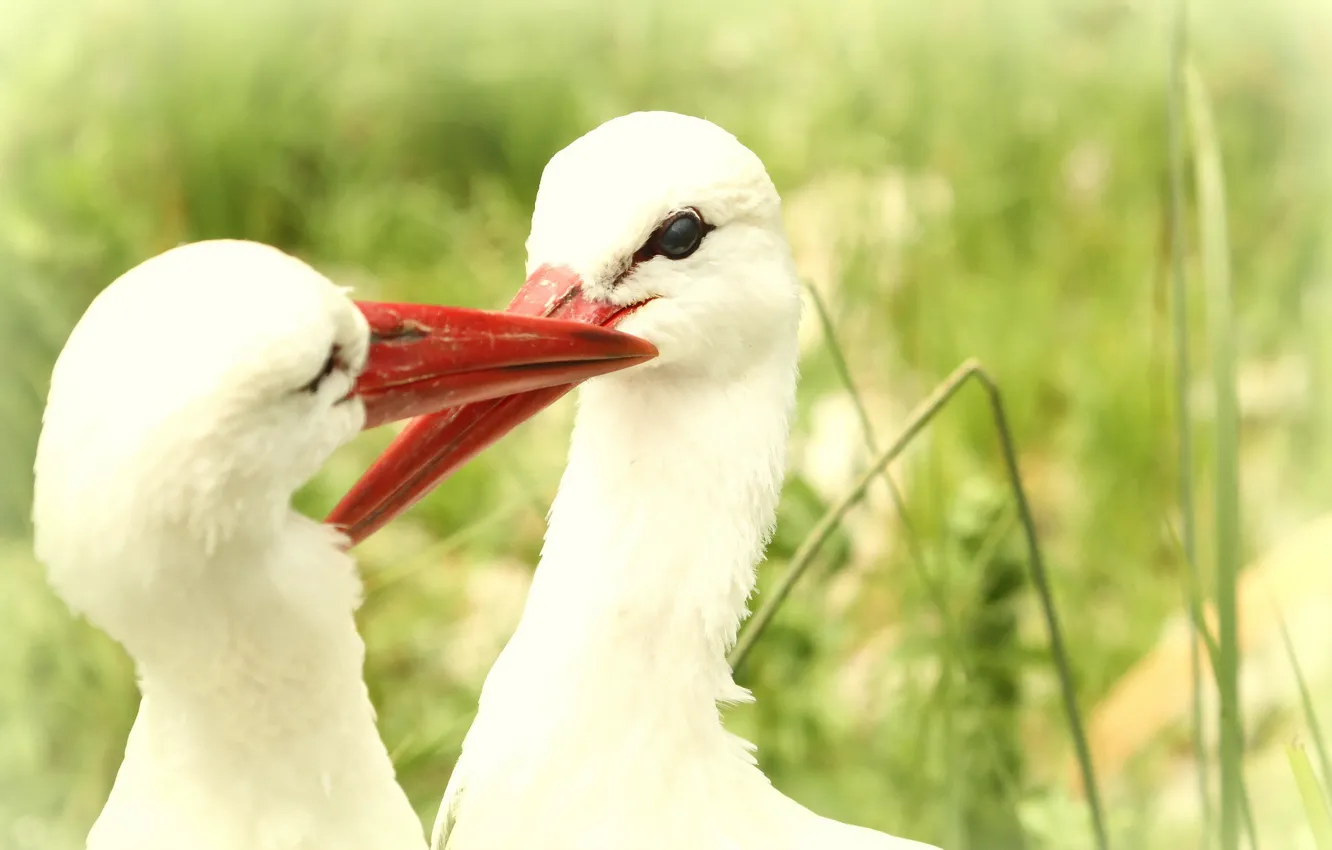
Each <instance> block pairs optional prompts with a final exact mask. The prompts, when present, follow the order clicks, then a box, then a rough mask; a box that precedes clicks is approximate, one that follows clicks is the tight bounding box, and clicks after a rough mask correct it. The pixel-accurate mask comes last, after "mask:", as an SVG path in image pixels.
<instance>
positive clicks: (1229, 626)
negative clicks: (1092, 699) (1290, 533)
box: [1185, 64, 1248, 850]
mask: <svg viewBox="0 0 1332 850" xmlns="http://www.w3.org/2000/svg"><path fill="white" fill-rule="evenodd" d="M1185 83H1186V85H1185V90H1186V95H1187V100H1188V112H1189V118H1190V124H1191V127H1192V131H1193V133H1192V135H1193V144H1194V169H1195V180H1196V181H1197V187H1198V215H1199V232H1200V241H1199V245H1200V248H1201V251H1202V261H1203V284H1204V290H1205V292H1206V294H1207V299H1206V300H1207V306H1208V310H1207V320H1208V328H1209V333H1208V337H1209V339H1210V341H1211V346H1212V379H1213V393H1214V396H1215V400H1216V481H1215V496H1214V498H1215V522H1214V526H1215V527H1214V534H1215V535H1216V613H1217V647H1218V650H1219V652H1218V657H1217V664H1216V666H1215V671H1214V672H1215V675H1216V683H1217V691H1218V694H1219V697H1220V699H1219V702H1220V730H1221V747H1220V750H1221V752H1220V760H1221V818H1220V824H1221V847H1222V850H1238V848H1239V833H1240V819H1241V817H1242V816H1243V811H1244V810H1245V809H1247V808H1248V806H1247V802H1246V798H1247V794H1246V793H1245V790H1244V774H1243V758H1244V726H1243V722H1242V720H1241V718H1240V703H1239V639H1238V638H1239V628H1238V626H1239V624H1238V616H1239V615H1238V610H1237V607H1236V581H1237V577H1238V574H1239V569H1240V557H1241V552H1240V507H1239V401H1238V399H1237V398H1236V389H1235V386H1236V366H1235V359H1236V356H1235V335H1236V332H1235V326H1234V322H1235V319H1234V305H1233V303H1232V296H1231V280H1230V240H1229V235H1228V232H1227V228H1228V225H1227V221H1226V196H1225V174H1224V171H1223V169H1222V164H1221V150H1220V146H1219V144H1218V142H1217V137H1216V129H1215V124H1214V121H1213V118H1212V108H1211V104H1210V102H1209V100H1208V97H1207V92H1206V89H1205V88H1204V86H1203V83H1202V79H1201V77H1200V76H1199V75H1198V73H1197V70H1196V69H1195V68H1194V67H1193V66H1192V64H1187V65H1186V67H1185Z"/></svg>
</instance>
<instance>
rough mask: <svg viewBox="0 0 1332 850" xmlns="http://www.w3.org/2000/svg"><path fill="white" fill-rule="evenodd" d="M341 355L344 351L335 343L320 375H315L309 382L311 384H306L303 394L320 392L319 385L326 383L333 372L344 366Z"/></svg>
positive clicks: (302, 388)
mask: <svg viewBox="0 0 1332 850" xmlns="http://www.w3.org/2000/svg"><path fill="white" fill-rule="evenodd" d="M341 354H342V350H341V349H340V348H339V347H338V344H337V343H334V344H333V347H332V348H330V349H329V350H328V357H327V358H326V359H325V360H324V365H323V366H322V367H321V368H320V370H319V374H318V375H315V376H314V377H313V378H311V379H310V380H309V382H307V383H306V384H304V385H303V386H302V387H301V392H306V393H311V394H313V393H317V392H319V385H320V384H322V383H324V379H325V378H327V377H328V376H329V375H332V374H333V372H334V371H335V370H336V369H338V367H340V366H341V365H342V364H341V362H340V360H339V358H340V356H341Z"/></svg>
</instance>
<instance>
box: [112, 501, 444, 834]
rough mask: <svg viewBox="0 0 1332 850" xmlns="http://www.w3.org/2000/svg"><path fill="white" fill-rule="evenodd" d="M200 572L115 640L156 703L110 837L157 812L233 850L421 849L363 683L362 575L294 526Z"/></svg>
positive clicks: (128, 765)
mask: <svg viewBox="0 0 1332 850" xmlns="http://www.w3.org/2000/svg"><path fill="white" fill-rule="evenodd" d="M176 551H177V552H178V553H179V552H180V551H181V550H180V549H177V550H176ZM178 557H182V558H185V559H189V557H190V556H189V555H188V554H184V555H180V554H178ZM200 560H201V562H200V563H198V564H196V563H193V562H191V563H184V562H177V563H173V564H172V565H171V569H170V570H167V569H162V570H161V571H160V572H159V573H158V579H157V580H156V581H155V582H153V583H152V584H153V586H152V588H151V593H152V594H153V599H152V604H153V607H152V608H151V609H145V610H150V611H152V615H151V616H145V617H143V618H142V619H141V621H140V622H138V623H136V624H135V625H134V626H133V627H132V628H129V629H128V630H127V629H125V628H122V629H120V630H118V631H120V632H121V634H118V635H117V637H119V638H121V640H122V642H123V643H124V644H125V645H126V648H127V649H128V650H129V651H130V653H131V655H133V656H134V658H135V661H136V664H137V667H138V671H139V677H140V687H141V690H142V693H143V700H142V703H141V705H140V709H139V715H138V717H137V719H136V720H135V724H134V729H133V731H132V732H131V734H130V739H129V742H128V744H127V746H126V751H125V760H124V763H123V764H122V766H121V770H120V773H119V775H118V777H117V780H116V788H115V790H114V791H113V793H112V796H111V799H110V801H108V805H107V811H106V813H104V816H103V820H104V821H106V823H107V825H106V826H103V825H102V824H100V823H99V829H103V830H108V831H111V830H114V829H116V828H117V826H116V825H117V824H123V823H124V822H125V821H126V820H129V819H133V818H135V817H144V818H150V819H151V818H153V817H154V815H153V813H154V812H157V813H159V814H158V815H157V817H158V818H160V819H161V820H163V821H170V822H175V823H185V824H190V825H192V826H194V827H197V828H200V829H203V828H209V829H223V830H226V831H227V832H228V834H234V840H235V842H237V843H236V844H235V846H245V845H246V844H247V843H248V846H255V845H254V842H256V841H259V842H263V841H270V840H273V836H274V835H277V834H283V835H287V834H290V835H291V836H292V837H293V838H300V839H301V840H310V841H316V842H322V846H327V847H344V846H355V845H356V842H357V841H363V840H365V839H367V838H368V837H371V836H373V837H374V839H373V840H375V841H382V842H383V843H380V844H379V845H378V846H382V847H388V848H394V850H398V848H413V850H416V848H419V847H420V846H421V841H422V836H421V832H420V824H419V821H418V820H417V819H416V816H415V814H414V812H413V811H412V809H411V807H410V805H409V804H408V802H407V799H406V796H405V795H404V794H403V793H402V791H401V789H400V788H399V786H398V785H397V782H396V780H395V778H394V772H393V766H392V763H391V761H390V759H389V757H388V753H387V751H386V749H385V748H384V745H383V742H382V741H381V739H380V737H379V733H378V730H377V729H376V726H375V717H374V709H373V707H372V705H371V703H370V700H369V696H368V693H367V690H366V687H365V683H364V679H363V672H362V665H363V661H364V656H365V645H364V643H363V642H362V640H361V638H360V635H359V634H358V633H357V631H356V624H355V621H354V619H353V612H354V611H355V609H356V607H357V605H358V603H359V600H360V590H361V586H360V581H359V577H358V576H357V574H356V571H355V565H354V563H353V562H352V560H351V559H350V557H349V556H348V555H346V554H345V553H344V552H342V551H340V550H339V548H338V547H337V545H336V538H335V537H334V535H333V533H332V531H331V530H330V529H327V528H324V527H323V526H320V525H319V524H317V523H314V522H312V521H310V520H308V519H306V518H304V517H299V516H297V515H294V514H293V515H292V516H291V518H290V522H289V523H288V524H286V526H285V527H284V528H283V529H282V533H280V534H279V535H278V536H277V538H276V539H272V540H268V541H266V542H264V543H263V544H262V545H250V544H248V543H246V542H244V541H240V542H237V543H235V544H234V545H229V546H224V547H222V548H220V549H218V550H217V551H215V552H213V553H212V557H211V558H208V559H207V562H206V563H204V562H202V561H203V559H200ZM164 566H165V565H164ZM145 592H147V591H145ZM214 818H216V819H219V820H223V821H226V822H227V824H229V825H220V824H217V823H214V822H213V819H214ZM297 844H299V841H298V842H297ZM106 846H118V845H117V843H116V841H114V840H108V843H107V845H106ZM209 846H214V845H211V844H210V845H209ZM217 846H223V847H228V846H231V844H229V843H227V842H219V844H218V845H217ZM265 846H267V845H265ZM283 846H286V845H283ZM292 846H296V845H292ZM300 846H305V845H300Z"/></svg>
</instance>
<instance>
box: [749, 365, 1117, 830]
mask: <svg viewBox="0 0 1332 850" xmlns="http://www.w3.org/2000/svg"><path fill="white" fill-rule="evenodd" d="M970 379H974V380H975V381H976V382H977V383H979V384H980V385H981V386H982V387H983V388H984V390H985V393H986V396H987V397H988V399H989V401H990V409H991V413H992V414H993V416H994V422H995V428H996V430H997V431H998V434H999V442H1000V447H1001V449H1002V451H1003V456H1004V467H1005V471H1006V472H1007V474H1008V478H1009V485H1010V487H1011V488H1012V490H1013V494H1014V498H1015V500H1016V501H1017V508H1018V515H1019V517H1020V518H1021V521H1022V530H1023V534H1024V536H1025V538H1026V542H1027V554H1028V557H1029V561H1030V568H1031V579H1032V583H1033V584H1034V585H1035V586H1036V590H1037V594H1038V597H1039V599H1040V602H1041V611H1042V614H1043V615H1044V618H1045V625H1046V630H1047V632H1048V635H1049V639H1050V655H1051V657H1052V659H1053V661H1054V666H1055V671H1056V673H1057V674H1058V678H1059V685H1060V693H1061V696H1062V698H1063V703H1064V711H1065V714H1066V720H1067V721H1068V728H1069V734H1070V736H1071V737H1072V738H1073V747H1074V751H1075V752H1076V754H1077V760H1078V769H1079V771H1080V772H1081V775H1082V783H1083V788H1084V789H1085V791H1086V796H1087V807H1088V809H1089V810H1090V812H1091V819H1092V832H1093V835H1094V837H1095V840H1096V846H1097V848H1099V850H1107V848H1108V847H1109V846H1110V844H1109V838H1108V837H1107V834H1106V830H1105V819H1104V816H1103V815H1102V811H1101V802H1100V794H1099V792H1098V790H1097V787H1096V773H1095V770H1094V769H1093V767H1092V759H1091V748H1090V747H1089V746H1088V745H1087V735H1086V732H1085V731H1084V729H1083V724H1082V715H1081V712H1080V711H1079V709H1078V703H1077V692H1076V688H1075V686H1074V683H1073V673H1072V666H1071V665H1070V663H1069V660H1068V650H1067V648H1066V647H1065V646H1064V638H1063V631H1062V629H1061V628H1060V625H1059V614H1058V611H1057V610H1056V608H1055V604H1054V596H1053V594H1052V593H1051V591H1050V582H1049V577H1048V576H1047V575H1046V572H1045V562H1044V561H1043V560H1042V558H1041V552H1040V542H1039V538H1038V537H1037V535H1036V523H1035V520H1034V519H1033V518H1032V514H1031V506H1030V504H1029V503H1028V502H1027V496H1026V490H1025V489H1024V488H1023V486H1022V476H1021V474H1020V473H1019V471H1018V465H1017V455H1016V453H1015V452H1014V450H1013V440H1012V435H1011V432H1010V430H1009V428H1008V418H1007V416H1006V415H1005V414H1004V406H1003V399H1002V396H1001V395H1000V393H999V387H998V385H997V384H996V383H995V382H994V379H993V378H991V377H990V375H989V373H987V372H986V371H985V369H984V367H982V366H981V364H980V363H979V362H978V361H976V360H974V359H969V360H967V361H966V362H964V363H963V364H962V365H960V366H958V367H957V368H956V369H954V370H953V371H952V373H951V374H949V376H948V377H947V378H945V379H944V380H943V381H942V382H941V383H940V384H939V385H938V386H936V387H935V388H934V391H933V392H931V393H930V394H929V395H928V396H927V397H926V398H925V399H924V400H922V401H921V402H920V403H919V404H918V405H916V407H915V409H914V410H913V411H912V412H911V415H910V416H909V417H907V425H906V427H905V428H903V429H902V431H901V433H899V434H898V436H897V439H895V440H894V441H893V442H892V444H891V445H889V446H888V448H886V449H884V450H883V451H882V452H880V453H879V456H878V457H876V458H875V460H874V462H873V463H871V464H870V466H869V468H868V469H866V470H865V471H864V472H863V473H862V474H861V476H860V478H859V479H857V481H856V483H855V484H854V485H852V487H851V489H850V490H848V491H847V493H846V494H845V495H843V496H842V498H841V500H840V501H838V502H837V503H836V504H834V505H833V506H832V507H830V508H829V509H828V510H827V511H826V512H825V513H824V515H823V516H822V517H820V519H819V521H818V522H817V523H816V524H815V525H814V528H813V529H812V530H811V531H810V533H809V534H808V535H807V536H806V537H805V539H804V541H802V542H801V544H800V547H799V548H798V549H797V550H796V553H795V555H793V556H792V558H791V566H790V567H789V568H788V569H787V571H786V573H785V574H784V575H783V576H782V578H781V581H779V582H778V583H777V586H776V587H775V588H773V591H772V593H771V594H769V595H768V598H767V599H765V600H764V602H763V604H762V605H761V606H759V610H758V611H757V612H755V614H754V616H753V617H752V618H751V620H750V623H749V627H748V628H747V629H745V631H744V632H743V633H742V634H741V635H740V639H739V640H738V641H737V642H736V645H735V648H734V649H733V650H732V651H731V655H730V658H729V660H730V663H731V667H732V669H736V668H738V667H739V666H740V665H741V664H743V663H744V660H745V658H746V657H748V655H749V653H750V651H751V650H752V649H753V648H754V644H755V642H756V641H757V640H758V639H759V637H760V636H761V635H762V634H763V631H764V629H766V628H767V625H768V623H769V622H771V620H772V618H773V616H774V615H775V614H776V613H777V610H778V608H780V606H781V605H782V603H783V602H784V601H785V600H786V598H787V596H789V595H790V593H791V590H792V588H794V587H795V584H796V582H797V581H799V580H800V577H801V576H802V575H804V573H805V571H806V570H807V569H808V568H809V565H810V563H811V562H812V561H813V559H814V556H815V555H816V554H817V553H818V551H819V548H820V547H822V546H823V544H824V543H825V542H827V540H828V538H829V537H830V536H832V533H833V531H834V530H836V528H837V526H838V524H839V523H840V522H841V521H842V518H843V517H845V516H846V514H847V512H849V511H850V510H851V508H852V507H854V506H855V505H856V504H858V503H859V502H860V500H861V499H863V498H864V497H865V493H866V491H867V490H868V489H869V486H870V484H871V483H872V482H873V481H874V479H875V478H877V477H878V476H879V474H880V473H881V472H882V471H883V470H884V469H887V468H888V465H889V464H890V463H892V462H893V460H895V459H896V458H897V456H898V455H900V454H901V453H902V451H903V450H904V449H905V448H906V447H907V446H908V445H909V444H910V443H911V441H912V440H913V439H915V437H916V435H917V434H919V433H920V432H921V431H922V430H924V428H925V426H927V425H928V424H929V423H930V422H931V421H932V420H933V419H934V417H935V416H936V415H938V413H939V411H940V410H942V409H943V407H944V406H945V405H946V404H947V403H948V402H949V400H950V399H952V397H953V396H955V395H956V394H957V393H958V391H959V390H961V389H962V387H963V386H965V385H966V383H967V381H968V380H970Z"/></svg>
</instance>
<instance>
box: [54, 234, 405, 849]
mask: <svg viewBox="0 0 1332 850" xmlns="http://www.w3.org/2000/svg"><path fill="white" fill-rule="evenodd" d="M256 305H262V309H261V310H260V311H259V312H258V313H254V312H252V311H253V309H254V308H255V306H256ZM331 345H337V346H338V347H339V349H340V351H341V357H342V359H343V360H345V362H346V364H348V365H347V368H342V367H339V368H337V369H334V370H333V371H332V372H331V373H329V374H327V377H326V379H324V380H323V381H322V382H320V383H318V384H317V386H316V387H315V388H314V389H301V387H302V385H304V384H307V382H308V381H309V380H310V378H311V377H313V376H314V375H317V374H320V373H321V365H322V364H323V363H324V362H325V360H326V359H327V358H328V356H329V354H328V352H329V351H330V346H331ZM367 345H368V329H367V327H366V323H365V319H364V317H363V316H362V315H361V314H360V312H359V311H358V310H357V309H356V308H355V306H354V305H353V304H352V303H351V302H350V301H349V300H348V299H347V298H346V296H345V295H344V294H343V293H342V292H341V291H340V290H339V289H337V288H336V287H334V286H333V284H332V283H330V282H329V281H327V280H326V279H324V278H323V277H322V276H320V275H318V274H317V273H316V272H315V271H314V270H313V269H310V268H309V267H308V266H306V265H305V264H304V263H301V262H300V261H298V260H295V259H294V258H291V257H288V256H286V255H284V254H282V253H281V252H279V251H277V250H276V249H273V248H269V247H267V246H262V245H257V244H254V243H246V242H205V243H196V244H193V245H187V246H184V247H182V248H177V249H175V250H172V251H169V252H167V253H166V254H163V255H161V256H159V257H156V258H154V259H152V260H149V261H148V262H146V263H144V264H142V265H140V266H139V267H137V268H135V269H134V270H132V271H130V272H128V273H127V274H126V275H124V276H122V277H121V278H120V279H119V280H118V281H116V282H115V283H114V284H112V286H111V287H109V288H108V289H107V290H106V291H104V292H103V293H102V294H101V295H100V296H99V297H98V298H97V300H96V301H95V302H94V303H93V305H92V306H91V307H90V308H89V309H88V312H87V313H85V315H84V317H83V319H81V320H80V323H79V325H78V326H77V327H76V328H75V330H74V332H73V334H72V335H71V337H70V339H69V342H68V343H67V344H66V346H65V349H64V350H63V351H62V352H61V355H60V358H59V360H58V361H57V364H56V368H55V371H54V374H53V376H52V384H51V392H50V396H49V398H48V402H47V409H46V413H45V416H44V420H43V431H42V435H41V440H40V443H39V447H38V455H37V463H36V483H35V484H36V486H35V499H34V510H33V519H34V525H35V529H36V548H37V554H38V557H39V558H40V559H41V560H42V561H43V562H44V563H45V564H46V566H47V568H48V572H49V578H50V580H51V583H52V586H53V587H54V588H55V589H56V590H57V592H59V593H60V595H61V596H62V597H63V598H64V599H65V601H66V602H67V603H69V605H70V607H71V608H73V609H74V610H75V611H76V612H79V613H82V614H84V615H86V616H87V617H88V618H89V619H90V620H91V621H92V622H93V623H94V624H96V625H97V626H99V627H100V628H102V629H103V630H105V631H106V632H107V633H108V634H110V635H111V636H112V637H114V638H115V639H116V640H118V641H119V642H120V643H121V644H122V645H124V647H125V648H126V650H127V651H128V652H129V653H130V655H131V656H132V657H133V658H134V661H135V664H136V667H137V670H138V675H139V679H140V686H141V690H142V693H143V700H142V703H141V705H140V708H139V714H138V717H137V718H136V719H135V723H134V727H133V729H132V731H131V732H130V736H129V741H128V743H127V745H126V748H125V759H124V762H123V763H122V765H121V768H120V771H119V773H118V775H117V777H116V781H115V785H114V788H113V789H112V792H111V795H110V798H109V799H108V800H107V803H106V806H105V808H104V809H103V811H102V813H101V815H100V817H99V818H98V819H97V822H96V823H95V825H94V826H93V828H92V831H91V832H90V834H89V836H88V848H89V850H421V848H423V847H424V846H425V841H424V835H423V833H422V830H421V824H420V822H419V820H418V819H417V817H416V815H415V813H414V812H413V810H412V808H411V806H410V805H409V804H408V801H407V798H406V795H405V794H404V793H403V792H402V790H401V788H399V786H398V784H397V782H396V781H395V779H394V773H393V766H392V764H391V762H390V760H389V757H388V753H387V751H386V750H385V748H384V745H383V743H382V742H381V740H380V738H379V734H378V732H377V730H376V728H375V717H374V710H373V708H372V706H371V704H370V700H369V696H368V694H367V691H366V687H365V682H364V680H363V678H362V663H363V660H364V656H365V647H364V644H363V643H362V641H361V638H360V636H359V635H358V634H357V631H356V625H355V622H354V620H353V613H354V611H355V610H356V608H357V607H358V605H359V604H360V599H361V584H360V580H359V577H358V576H357V573H356V569H355V564H354V563H353V561H352V560H351V558H349V557H348V556H347V555H346V554H344V553H343V552H342V551H341V550H340V548H339V543H340V537H339V536H338V535H337V534H336V533H335V532H333V531H332V530H331V529H328V528H326V527H324V526H322V525H320V524H318V523H316V522H313V521H311V520H309V519H307V518H305V517H303V516H301V515H299V514H297V513H295V512H294V511H293V510H292V509H291V506H290V500H291V495H292V493H293V492H294V490H295V489H296V488H297V487H298V486H299V485H300V484H302V483H303V482H304V481H305V480H307V479H308V478H309V477H310V476H311V475H312V474H313V473H314V472H315V470H317V469H318V468H319V466H320V465H322V463H323V462H324V460H325V459H326V458H327V456H328V454H329V453H330V452H331V451H332V450H333V449H334V448H336V447H337V446H338V445H341V444H342V443H343V442H346V441H347V440H349V439H351V437H352V436H354V435H355V434H356V433H358V432H359V430H360V428H361V424H362V422H363V421H364V408H363V407H362V405H361V402H360V401H359V400H357V399H354V398H353V399H350V400H344V399H345V398H346V396H347V394H348V392H349V390H350V388H351V386H352V382H353V381H354V378H355V373H357V372H359V371H360V369H361V368H363V366H364V363H365V357H366V349H367ZM330 362H331V361H330Z"/></svg>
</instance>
